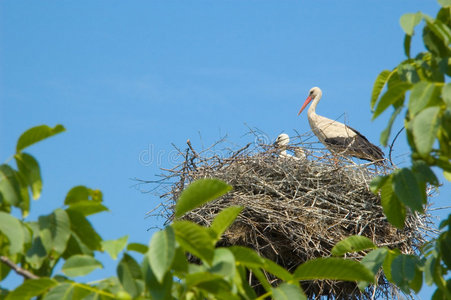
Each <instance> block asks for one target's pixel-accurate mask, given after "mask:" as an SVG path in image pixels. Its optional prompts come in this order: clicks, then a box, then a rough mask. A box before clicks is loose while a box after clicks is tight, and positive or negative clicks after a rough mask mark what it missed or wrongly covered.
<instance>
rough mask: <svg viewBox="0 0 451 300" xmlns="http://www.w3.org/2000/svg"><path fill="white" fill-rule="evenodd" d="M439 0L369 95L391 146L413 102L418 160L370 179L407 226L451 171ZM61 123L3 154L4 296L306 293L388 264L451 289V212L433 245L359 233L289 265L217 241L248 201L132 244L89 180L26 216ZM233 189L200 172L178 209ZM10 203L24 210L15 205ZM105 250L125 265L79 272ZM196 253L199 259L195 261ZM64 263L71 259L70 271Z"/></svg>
mask: <svg viewBox="0 0 451 300" xmlns="http://www.w3.org/2000/svg"><path fill="white" fill-rule="evenodd" d="M439 2H440V4H441V5H442V8H441V9H440V11H439V12H438V14H437V16H436V18H432V17H430V16H427V15H425V14H423V13H421V12H418V13H414V14H406V15H404V16H402V18H401V26H402V28H403V29H404V31H405V33H406V35H405V39H404V50H405V53H406V56H407V59H406V60H404V61H403V62H401V63H400V64H399V65H398V66H397V67H396V68H394V69H393V70H384V71H382V72H381V73H380V74H379V76H378V77H377V79H376V82H375V84H374V88H373V93H372V98H371V107H372V108H373V109H374V113H373V118H377V117H378V116H379V115H381V114H382V113H383V112H384V111H386V110H388V108H389V107H393V112H392V115H391V118H390V120H389V122H388V127H387V128H386V129H385V130H384V131H383V132H382V134H381V143H382V144H384V145H386V144H387V141H388V139H389V136H390V132H391V128H392V125H393V123H394V120H395V119H396V118H397V117H398V116H399V115H400V113H401V112H402V111H403V108H407V110H406V112H405V116H404V124H405V128H406V132H407V140H408V143H409V146H410V147H411V149H412V155H411V158H412V166H411V167H408V168H402V169H398V170H396V171H395V172H393V173H392V174H390V175H387V176H384V177H378V178H376V179H375V180H374V181H373V182H372V184H371V189H372V191H373V192H374V193H380V195H381V199H382V206H383V208H384V212H385V214H386V216H387V219H388V220H389V221H390V222H391V223H392V224H393V225H394V226H396V227H398V228H402V227H403V226H404V221H405V218H406V216H407V215H408V214H410V213H413V212H418V213H423V212H424V207H425V205H426V204H427V191H428V188H429V186H431V185H432V186H438V184H439V183H438V179H437V177H436V176H435V174H434V171H433V170H432V167H437V168H438V169H440V170H442V171H443V174H444V176H445V178H447V180H451V162H450V159H451V83H446V79H447V78H448V76H450V75H451V48H450V43H451V1H449V0H440V1H439ZM422 21H423V22H424V24H425V25H424V29H423V42H424V45H425V47H426V51H425V52H421V53H419V54H418V55H416V56H415V57H412V56H411V53H410V52H411V50H410V44H411V40H412V37H413V35H414V29H415V27H416V26H417V25H418V24H420V23H421V22H422ZM64 130H65V129H64V127H63V126H61V125H57V126H55V127H54V128H51V127H48V126H46V125H42V126H37V127H34V128H31V129H30V130H28V131H26V132H25V133H23V134H22V135H21V136H20V138H19V140H18V143H17V147H16V153H15V154H14V160H15V163H16V168H14V167H13V166H11V165H10V164H7V163H5V164H2V165H0V255H1V259H0V261H1V264H0V281H3V280H4V279H5V278H6V277H7V276H8V275H9V273H11V272H12V271H14V272H16V273H17V274H18V275H20V276H22V277H23V278H24V282H23V283H22V284H21V285H20V286H18V287H16V288H15V289H14V290H11V291H10V290H7V289H4V288H2V289H0V296H1V297H2V299H3V298H5V299H7V300H14V299H30V298H33V297H38V298H39V299H44V300H51V299H132V298H133V299H254V298H257V295H256V294H255V291H254V290H253V289H252V288H251V287H250V285H249V283H248V277H247V276H248V272H252V273H253V274H254V275H255V277H257V278H258V280H259V281H260V284H261V285H262V286H263V287H264V289H265V291H266V293H265V294H263V295H260V296H259V297H258V298H259V299H264V298H266V297H273V298H274V299H303V298H304V299H305V295H304V294H303V291H302V288H301V286H300V284H299V281H300V280H312V279H332V280H350V281H358V282H359V286H360V287H361V288H362V289H363V288H365V287H366V286H367V285H368V284H370V283H374V276H375V274H376V273H377V272H379V270H380V269H382V270H383V272H384V273H385V276H386V277H387V279H388V280H390V281H391V282H393V283H395V284H396V285H397V286H398V287H399V288H400V289H402V290H403V291H404V292H406V293H410V292H411V291H414V292H418V291H419V290H420V289H421V287H422V285H423V282H425V283H426V284H428V285H432V284H434V285H435V286H437V290H436V292H435V293H434V296H433V299H446V298H448V299H451V280H445V278H446V276H447V274H448V272H449V271H450V270H451V215H450V216H449V217H448V218H447V219H446V220H444V221H443V222H442V223H441V224H440V229H441V230H442V232H441V233H440V235H439V236H438V237H437V238H436V239H434V240H432V241H431V242H430V243H428V244H427V245H425V246H424V247H423V249H422V252H421V255H419V256H414V255H404V254H401V253H400V251H399V250H397V249H388V248H385V247H382V248H377V247H376V246H375V245H374V244H373V243H372V242H371V241H370V240H368V239H366V238H363V237H358V236H353V237H349V238H347V239H345V240H343V241H342V242H340V243H338V244H337V245H336V246H335V247H334V249H333V250H332V254H333V255H334V256H336V257H330V258H321V259H316V260H311V261H308V262H306V263H304V264H302V265H300V266H299V267H297V269H296V270H294V272H292V273H290V272H288V271H287V270H285V269H283V268H282V267H280V266H279V265H277V264H276V263H274V262H272V261H270V260H268V259H266V258H263V257H261V256H259V255H258V254H257V253H256V252H255V251H253V250H251V249H249V248H245V247H240V246H233V247H229V248H223V247H218V248H216V247H215V246H216V243H217V242H218V241H219V239H220V238H221V235H222V234H223V233H224V232H225V231H226V230H227V228H228V227H229V226H230V225H231V224H232V223H233V221H234V220H235V218H236V217H237V216H238V214H239V213H240V212H241V210H242V208H241V207H230V208H228V209H225V210H224V211H222V212H220V213H219V214H218V215H217V216H216V218H215V220H214V221H213V223H212V225H211V226H210V227H203V226H200V225H197V224H195V223H191V222H188V221H183V220H179V219H176V220H175V221H174V222H173V223H172V224H170V225H169V226H167V227H166V228H164V229H163V230H161V231H159V232H157V233H155V234H154V235H153V237H152V239H151V241H150V243H149V245H145V244H140V243H129V244H127V240H128V238H127V237H121V238H119V239H117V240H110V241H104V240H103V239H102V238H101V236H100V235H99V233H98V232H97V231H96V230H95V229H94V228H93V226H92V225H91V223H90V221H89V220H88V217H89V216H91V215H94V214H98V213H101V212H103V211H106V210H108V209H107V207H105V206H104V205H103V204H102V200H103V199H102V193H101V192H100V191H98V190H93V189H90V188H88V187H84V186H76V187H74V188H73V189H71V190H70V191H69V192H68V194H67V197H66V198H65V200H64V207H63V208H57V209H55V210H54V211H52V212H51V213H49V214H48V215H45V216H40V217H39V218H38V220H37V221H26V220H25V218H26V217H27V215H28V213H29V211H30V195H31V198H33V199H38V198H39V197H40V194H41V190H42V179H41V173H40V167H39V164H38V162H37V160H36V159H35V158H34V157H33V156H32V155H30V154H28V153H26V152H23V150H25V149H26V148H27V147H29V146H31V145H33V144H34V143H37V142H39V141H41V140H43V139H46V138H48V137H51V136H53V135H55V134H58V133H60V132H62V131H64ZM230 189H231V187H230V186H228V185H226V184H225V183H222V182H220V181H218V180H214V179H205V180H203V181H200V182H196V183H194V184H192V185H190V186H188V187H187V188H186V190H185V191H184V192H183V194H182V195H181V197H180V199H179V201H178V203H177V205H176V211H175V215H176V216H182V215H184V214H185V213H186V212H188V211H189V210H191V209H194V208H196V207H198V206H199V205H201V204H203V203H206V202H208V201H211V200H213V199H215V198H216V197H219V196H221V195H223V194H224V193H227V192H228V191H229V190H230ZM13 208H17V209H18V210H19V211H20V213H21V217H16V216H15V213H14V211H13ZM99 251H106V252H108V253H109V254H110V256H111V257H112V258H113V259H117V258H118V257H119V256H120V255H121V259H120V260H119V262H118V264H117V274H116V276H113V277H110V278H104V279H100V280H98V281H96V282H95V283H80V282H79V281H77V280H75V279H74V278H76V277H80V276H84V275H86V274H89V273H90V272H92V271H93V270H95V269H97V268H102V267H103V266H102V264H101V263H100V262H99V261H98V260H96V258H95V254H96V253H98V252H99ZM361 251H369V252H368V254H366V255H365V257H364V258H363V259H362V260H361V262H357V261H353V260H349V259H344V258H340V256H343V255H344V254H346V253H349V252H361ZM132 254H133V256H132ZM188 254H189V255H193V256H195V257H197V258H198V259H199V262H200V263H199V264H194V263H192V262H189V261H188V259H187V255H188ZM137 257H138V258H139V259H137ZM59 262H61V264H58V263H59ZM58 265H62V268H61V272H62V274H63V275H61V273H59V271H60V270H58V268H57V266H58ZM264 272H267V273H270V274H272V275H273V276H275V277H276V278H278V279H279V282H280V284H279V285H278V286H276V287H274V286H273V285H272V284H270V283H269V282H268V280H267V278H266V276H265V274H264ZM78 280H79V278H78Z"/></svg>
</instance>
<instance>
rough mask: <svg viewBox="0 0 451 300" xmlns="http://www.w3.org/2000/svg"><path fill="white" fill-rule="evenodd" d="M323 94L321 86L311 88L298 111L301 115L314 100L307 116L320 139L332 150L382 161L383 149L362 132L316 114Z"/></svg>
mask: <svg viewBox="0 0 451 300" xmlns="http://www.w3.org/2000/svg"><path fill="white" fill-rule="evenodd" d="M321 96H322V92H321V89H320V88H318V87H314V88H312V89H310V91H309V95H308V97H307V99H306V100H305V102H304V105H302V108H301V109H300V110H299V113H298V115H300V114H301V112H302V111H303V110H304V109H305V107H306V106H307V105H308V104H309V103H310V102H312V104H311V105H310V107H309V109H308V111H307V118H308V121H309V123H310V127H311V128H312V131H313V133H314V134H315V135H316V136H317V137H318V139H319V141H320V142H321V143H323V144H324V145H325V146H326V147H327V148H328V149H329V150H331V151H332V152H336V153H340V154H345V155H350V156H354V157H358V158H360V159H364V160H369V161H375V162H381V161H382V160H383V159H384V153H383V152H382V150H381V149H380V148H379V147H377V146H375V145H373V144H371V143H370V142H369V141H368V140H367V138H366V137H364V136H363V135H362V134H361V133H360V132H358V131H357V130H355V129H353V128H351V127H349V126H347V125H345V124H343V123H340V122H338V121H335V120H331V119H329V118H326V117H323V116H320V115H318V114H316V111H315V110H316V106H317V105H318V102H319V100H320V99H321ZM312 100H313V101H312Z"/></svg>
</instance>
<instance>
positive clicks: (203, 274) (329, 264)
mask: <svg viewBox="0 0 451 300" xmlns="http://www.w3.org/2000/svg"><path fill="white" fill-rule="evenodd" d="M63 130H64V128H63V127H62V126H61V125H57V126H56V127H55V128H53V129H52V128H50V127H48V126H38V127H34V128H31V129H30V130H28V131H26V132H25V133H24V134H23V135H22V136H21V137H20V138H19V142H18V146H17V148H16V149H17V153H16V154H15V156H14V157H15V158H16V164H17V166H18V167H17V169H14V168H13V166H10V165H9V164H3V165H1V166H0V168H1V170H2V172H3V173H2V174H3V176H2V177H1V180H0V199H1V206H0V209H1V211H0V240H1V243H0V254H1V262H2V263H3V264H2V265H1V268H0V272H1V273H0V280H4V279H5V278H6V277H7V276H8V275H9V273H11V271H15V272H16V273H17V274H19V275H20V276H22V277H23V278H24V282H23V283H22V284H21V285H20V286H18V287H16V288H15V289H14V290H12V291H9V290H6V289H2V290H1V294H0V295H1V296H2V299H3V298H4V299H7V300H15V299H21V300H22V299H30V298H33V297H38V298H39V299H44V300H51V299H255V298H257V297H258V295H256V293H255V291H254V290H253V289H252V288H251V286H250V285H249V283H248V276H249V272H250V271H252V273H253V274H255V276H256V277H257V278H258V280H259V281H260V283H261V285H262V286H263V287H264V289H265V291H266V293H265V294H264V295H261V296H260V297H259V298H260V299H263V298H265V297H268V296H272V297H273V298H274V299H305V295H304V293H303V291H302V288H301V286H300V280H312V279H337V280H351V281H359V282H361V284H362V286H363V287H364V286H366V285H367V284H368V283H370V282H373V281H374V275H375V273H374V272H373V271H372V270H371V269H369V268H367V267H366V265H365V264H361V263H359V262H356V261H353V260H348V259H338V258H323V259H318V260H311V261H309V262H307V263H305V264H303V265H300V266H299V267H298V268H297V269H296V270H294V272H293V273H290V272H288V271H286V270H285V269H284V268H282V267H280V266H279V265H278V264H276V263H274V262H272V261H270V260H268V259H266V258H263V257H261V256H259V255H258V254H257V253H256V252H255V251H254V250H251V249H249V248H245V247H241V246H233V247H229V248H223V247H218V248H216V247H215V246H216V244H217V242H218V241H219V240H220V238H221V236H222V234H223V233H224V232H225V231H226V230H227V228H228V227H229V226H230V225H231V224H232V223H233V221H234V220H235V218H236V217H237V216H238V215H239V214H240V212H241V210H242V207H238V206H232V207H229V208H227V209H224V210H223V211H221V212H220V213H218V215H217V216H216V218H215V219H214V221H213V223H212V224H211V226H210V227H203V226H200V225H198V224H195V223H192V222H189V221H183V220H180V219H176V220H175V221H174V222H173V223H172V224H171V225H169V226H167V227H166V228H164V229H163V230H161V231H158V232H156V233H155V234H154V235H153V237H152V239H151V241H150V243H149V245H144V244H139V243H130V244H128V245H127V240H128V237H127V236H125V237H121V238H118V239H116V240H109V241H105V240H103V239H102V238H101V236H100V235H99V233H98V232H97V231H96V230H95V229H94V228H93V226H92V225H91V223H90V221H89V220H88V217H89V216H91V215H94V214H97V213H100V212H103V211H106V210H108V209H107V208H106V207H105V206H104V205H103V204H102V200H103V199H102V193H101V192H100V191H98V190H93V189H90V188H87V187H84V186H76V187H74V188H72V189H71V190H70V191H69V192H68V193H67V196H66V198H65V199H64V205H65V206H64V207H63V208H57V209H55V210H54V211H53V212H51V213H50V214H48V215H45V216H40V217H39V218H38V220H37V221H26V220H25V219H24V217H25V216H26V215H27V214H28V212H29V209H30V203H29V194H30V193H31V194H32V195H33V196H34V197H35V198H38V197H39V195H40V192H41V189H42V179H41V176H40V168H39V164H38V163H37V161H36V159H35V158H34V157H33V156H31V155H30V154H26V153H24V152H22V150H23V149H25V148H26V147H27V146H30V145H32V144H34V143H36V142H38V141H40V140H42V139H45V138H47V137H50V136H52V135H54V134H56V133H58V132H61V131H63ZM230 189H231V187H230V186H229V185H227V184H225V183H223V182H221V181H219V180H216V179H204V180H199V181H197V182H194V183H193V184H191V185H190V186H188V187H187V188H186V189H185V191H184V192H183V193H182V194H181V196H180V198H179V200H178V202H177V205H176V207H175V215H176V216H183V215H184V214H185V213H186V212H188V211H189V210H191V209H194V208H196V207H198V206H200V205H202V204H204V203H206V202H208V201H211V200H213V199H215V198H217V197H219V196H221V195H223V194H225V193H227V192H228V191H229V190H230ZM12 207H17V208H19V209H20V210H21V212H22V218H17V217H15V216H14V213H12V209H11V208H12ZM364 245H365V244H364ZM360 247H362V246H360ZM99 251H106V252H107V253H109V255H110V256H111V258H112V259H114V260H115V259H117V258H118V257H119V256H120V255H121V253H122V255H121V259H120V260H119V262H118V264H117V269H116V270H117V274H116V276H113V277H110V278H105V279H100V280H98V281H96V282H95V283H81V279H80V277H81V276H85V275H87V274H89V273H91V272H92V271H93V270H95V269H98V268H103V266H102V264H101V263H100V262H99V261H98V260H97V259H96V258H95V254H96V253H97V252H99ZM132 254H133V255H132ZM187 254H190V255H194V256H195V257H197V258H198V259H199V261H200V264H194V263H192V262H189V261H188V259H187ZM137 257H139V259H137ZM139 260H140V261H139ZM59 262H62V263H61V264H58V263H59ZM58 265H62V267H61V270H58V267H57V266H58ZM265 272H267V273H269V274H272V275H273V276H274V277H276V278H278V279H280V284H279V285H278V286H276V287H274V286H273V285H272V284H270V283H269V282H268V279H267V277H266V276H265V274H264V273H265Z"/></svg>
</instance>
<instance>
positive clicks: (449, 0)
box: [438, 0, 451, 6]
mask: <svg viewBox="0 0 451 300" xmlns="http://www.w3.org/2000/svg"><path fill="white" fill-rule="evenodd" d="M438 3H440V5H441V6H451V0H438Z"/></svg>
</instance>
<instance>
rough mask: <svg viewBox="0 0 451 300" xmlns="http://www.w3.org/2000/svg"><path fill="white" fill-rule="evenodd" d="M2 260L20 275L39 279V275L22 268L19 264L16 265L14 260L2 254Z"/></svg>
mask: <svg viewBox="0 0 451 300" xmlns="http://www.w3.org/2000/svg"><path fill="white" fill-rule="evenodd" d="M0 261H1V262H2V263H4V264H5V265H7V266H8V267H10V268H11V269H12V270H14V272H16V273H17V274H18V275H20V276H22V277H24V278H26V279H39V276H36V275H34V274H33V273H31V272H30V271H27V270H25V269H22V268H21V267H19V266H18V265H16V264H15V263H14V262H12V261H11V260H10V259H9V258H7V257H6V256H1V257H0Z"/></svg>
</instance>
